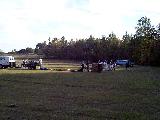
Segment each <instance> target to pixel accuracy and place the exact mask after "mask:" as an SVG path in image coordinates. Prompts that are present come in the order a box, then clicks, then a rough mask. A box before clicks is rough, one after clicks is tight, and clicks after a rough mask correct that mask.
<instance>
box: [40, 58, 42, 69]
mask: <svg viewBox="0 0 160 120" xmlns="http://www.w3.org/2000/svg"><path fill="white" fill-rule="evenodd" d="M39 65H40V68H42V59H41V58H40V59H39Z"/></svg>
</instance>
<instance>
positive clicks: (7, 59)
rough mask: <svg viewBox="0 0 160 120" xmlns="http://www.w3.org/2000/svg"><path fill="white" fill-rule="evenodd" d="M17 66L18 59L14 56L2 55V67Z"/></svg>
mask: <svg viewBox="0 0 160 120" xmlns="http://www.w3.org/2000/svg"><path fill="white" fill-rule="evenodd" d="M8 67H11V68H13V67H16V61H15V59H14V57H13V56H0V69H2V68H8Z"/></svg>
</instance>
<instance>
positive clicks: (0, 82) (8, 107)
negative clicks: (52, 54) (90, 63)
mask: <svg viewBox="0 0 160 120" xmlns="http://www.w3.org/2000/svg"><path fill="white" fill-rule="evenodd" d="M8 119H9V120H52V119H60V120H61V119H66V120H76V119H78V120H79V119H80V120H97V119H100V120H106V119H107V120H108V119H109V120H110V119H117V120H119V119H121V120H146V119H148V120H155V119H160V68H156V67H140V66H136V67H133V68H130V69H129V70H125V69H124V68H119V69H118V70H116V71H108V72H102V73H88V72H84V73H78V72H77V73H76V72H74V73H71V72H55V71H51V70H48V71H40V70H12V69H5V70H0V120H8Z"/></svg>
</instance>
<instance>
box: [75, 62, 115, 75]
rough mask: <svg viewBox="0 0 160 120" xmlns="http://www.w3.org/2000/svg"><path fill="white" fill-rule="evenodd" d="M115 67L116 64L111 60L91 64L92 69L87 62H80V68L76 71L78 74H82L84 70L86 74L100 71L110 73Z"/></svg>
mask: <svg viewBox="0 0 160 120" xmlns="http://www.w3.org/2000/svg"><path fill="white" fill-rule="evenodd" d="M115 67H116V63H115V62H113V61H112V60H110V61H107V60H104V61H100V60H99V61H98V63H92V67H91V68H90V64H89V61H87V62H86V63H85V62H84V61H82V64H81V68H80V69H79V70H78V72H83V71H84V70H86V71H87V72H90V71H97V72H101V71H112V70H115Z"/></svg>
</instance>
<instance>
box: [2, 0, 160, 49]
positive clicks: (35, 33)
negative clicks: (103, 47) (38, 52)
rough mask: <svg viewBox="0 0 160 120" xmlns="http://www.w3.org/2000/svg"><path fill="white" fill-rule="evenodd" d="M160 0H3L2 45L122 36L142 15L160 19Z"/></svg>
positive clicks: (4, 47)
mask: <svg viewBox="0 0 160 120" xmlns="http://www.w3.org/2000/svg"><path fill="white" fill-rule="evenodd" d="M159 4H160V1H159V0H81V1H79V0H14V1H12V0H7V1H0V33H1V34H0V49H2V50H5V51H10V50H12V49H14V48H16V49H21V48H25V47H35V45H36V44H37V43H38V42H43V41H44V40H47V39H48V37H49V36H50V37H61V36H63V35H64V36H66V38H68V39H70V38H76V37H78V38H80V37H82V38H83V37H88V36H89V35H90V34H93V35H94V36H95V37H101V35H108V34H109V33H111V32H112V31H113V32H115V33H116V34H117V35H118V36H121V35H122V34H124V33H125V31H126V30H127V31H129V33H133V32H134V27H135V26H136V24H137V20H138V19H140V17H142V16H147V17H149V18H150V19H151V21H152V24H153V25H156V24H158V23H159V22H160V9H159Z"/></svg>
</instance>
